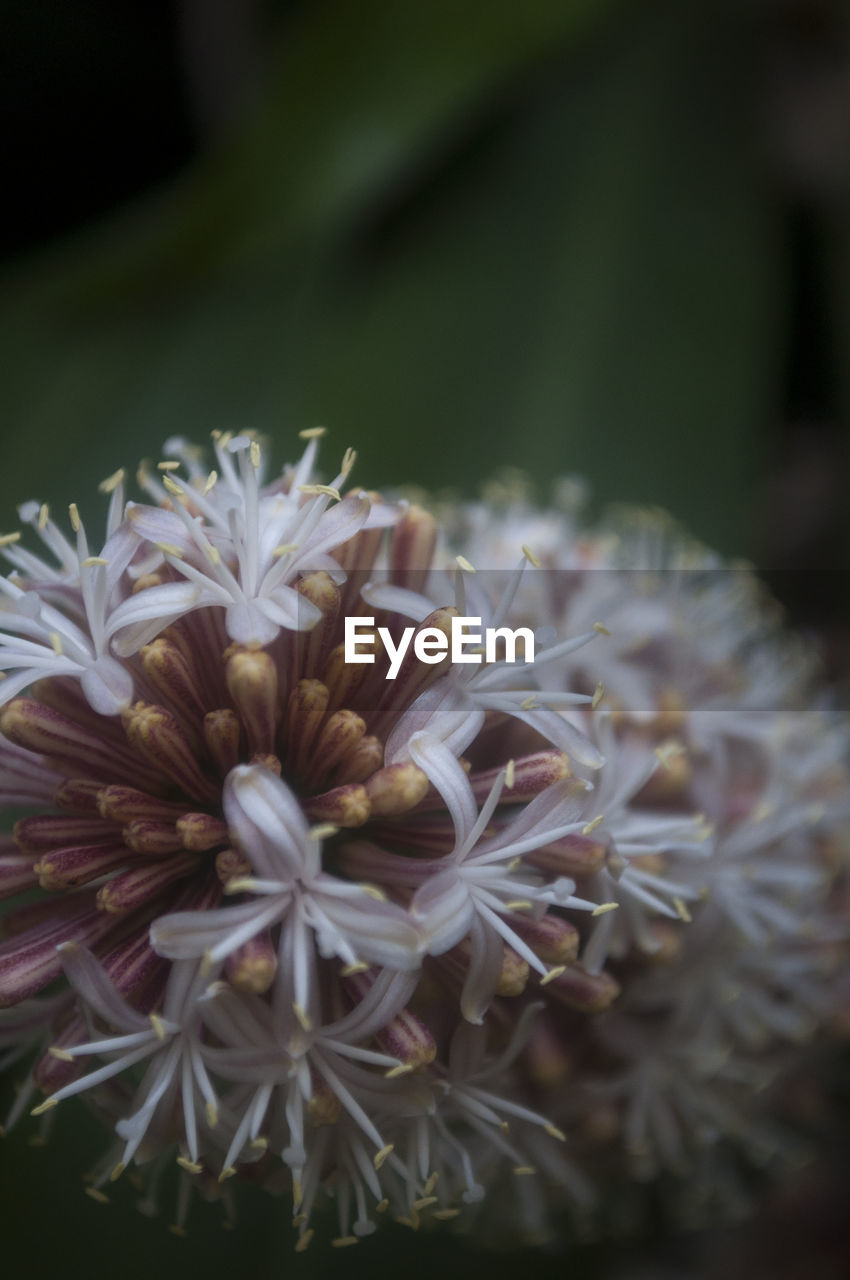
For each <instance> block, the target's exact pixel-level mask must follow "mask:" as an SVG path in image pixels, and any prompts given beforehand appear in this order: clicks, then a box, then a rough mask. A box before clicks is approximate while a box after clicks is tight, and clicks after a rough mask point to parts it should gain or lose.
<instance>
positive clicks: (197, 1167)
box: [177, 1156, 204, 1173]
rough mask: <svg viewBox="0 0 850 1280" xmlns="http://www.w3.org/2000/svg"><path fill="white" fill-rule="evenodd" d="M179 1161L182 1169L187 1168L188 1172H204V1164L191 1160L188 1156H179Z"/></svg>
mask: <svg viewBox="0 0 850 1280" xmlns="http://www.w3.org/2000/svg"><path fill="white" fill-rule="evenodd" d="M177 1163H178V1164H179V1165H180V1168H181V1169H185V1170H186V1172H187V1173H203V1169H204V1166H203V1165H202V1164H197V1163H196V1161H194V1160H189V1159H188V1158H187V1157H186V1156H178V1157H177Z"/></svg>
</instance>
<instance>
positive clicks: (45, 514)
mask: <svg viewBox="0 0 850 1280" xmlns="http://www.w3.org/2000/svg"><path fill="white" fill-rule="evenodd" d="M49 519H50V507H49V506H48V505H47V503H46V502H42V504H41V506H40V507H39V509H38V527H39V530H40V531H41V532H42V533H43V532H44V530H45V529H46V528H47V522H48V521H49Z"/></svg>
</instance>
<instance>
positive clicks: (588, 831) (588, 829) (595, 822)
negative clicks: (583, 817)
mask: <svg viewBox="0 0 850 1280" xmlns="http://www.w3.org/2000/svg"><path fill="white" fill-rule="evenodd" d="M604 821H605V815H604V813H600V814H599V816H598V817H597V818H593V819H592V820H591V821H590V822H587V823H585V825H584V826H583V827H582V829H581V834H582V835H583V836H589V835H592V834H593V832H594V831H595V830H596V828H597V827H598V826H599V824H600V822H604Z"/></svg>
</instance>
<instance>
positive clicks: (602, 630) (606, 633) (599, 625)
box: [593, 622, 611, 636]
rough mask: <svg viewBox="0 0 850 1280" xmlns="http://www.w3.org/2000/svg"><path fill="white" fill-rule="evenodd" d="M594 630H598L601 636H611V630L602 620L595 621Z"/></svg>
mask: <svg viewBox="0 0 850 1280" xmlns="http://www.w3.org/2000/svg"><path fill="white" fill-rule="evenodd" d="M593 630H594V631H598V632H599V634H600V635H601V636H610V634H611V632H610V631H609V630H608V628H607V627H606V626H604V625H603V624H602V623H601V622H594V624H593Z"/></svg>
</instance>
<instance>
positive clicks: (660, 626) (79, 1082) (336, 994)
mask: <svg viewBox="0 0 850 1280" xmlns="http://www.w3.org/2000/svg"><path fill="white" fill-rule="evenodd" d="M305 435H306V437H307V443H306V446H305V449H304V452H303V454H302V456H301V458H300V460H299V461H298V462H297V463H296V464H295V465H294V466H292V467H288V468H285V469H284V470H283V472H282V473H281V474H280V475H279V476H278V477H276V478H271V479H268V478H267V475H266V454H265V451H264V449H263V447H262V445H261V444H260V442H259V441H258V440H257V439H255V438H254V437H253V436H251V435H249V434H242V435H217V436H216V438H215V442H214V451H215V467H214V469H213V470H211V471H210V470H208V469H207V467H206V465H204V462H203V457H202V453H201V452H200V451H198V450H196V449H195V448H194V447H192V446H190V445H188V444H187V443H186V442H185V441H182V440H174V441H170V442H169V443H168V445H167V446H166V454H167V457H166V458H165V459H164V461H163V462H161V463H160V464H159V465H158V467H157V468H156V470H155V471H151V470H150V469H148V468H143V469H142V470H141V472H140V475H139V480H140V484H141V487H142V489H143V491H144V493H145V495H146V497H147V499H148V500H149V501H145V502H130V503H128V504H127V505H126V506H125V504H124V496H123V475H122V474H121V473H118V474H116V476H113V477H111V479H110V480H109V481H108V482H106V484H105V486H104V487H105V489H106V491H107V492H108V493H109V496H110V505H109V514H108V518H107V528H106V534H105V537H104V539H103V542H102V544H101V545H100V550H99V551H98V552H97V553H96V554H91V550H90V543H89V540H88V537H87V535H86V531H85V529H84V527H83V524H82V521H81V519H80V517H79V514H78V512H77V509H76V507H74V506H72V508H71V511H70V522H71V536H68V535H67V534H66V533H65V532H63V530H62V528H61V527H60V526H59V524H57V523H55V522H54V521H53V519H52V518H51V516H50V513H49V512H48V511H47V509H46V508H44V507H41V506H38V505H37V504H34V503H29V504H26V505H25V506H24V507H22V508H21V510H20V515H21V519H22V521H23V522H24V523H25V524H28V525H30V526H31V527H32V529H33V530H34V532H35V534H36V535H37V536H38V537H39V538H40V539H41V541H42V543H43V544H44V548H45V550H44V551H43V552H35V551H32V550H29V549H28V548H27V547H26V546H25V545H24V544H23V543H22V541H21V540H20V539H19V537H18V535H17V534H15V535H12V536H10V537H7V538H5V539H4V540H3V553H4V555H5V556H6V558H7V560H8V561H9V562H10V565H11V572H10V573H9V574H8V575H7V576H6V577H4V578H2V579H0V593H2V600H0V624H2V627H0V666H2V669H3V670H4V671H5V672H6V673H7V674H6V678H5V679H4V681H3V682H2V685H0V802H2V804H3V805H4V807H5V808H6V809H8V810H16V809H18V810H27V812H26V813H24V814H22V815H21V816H19V817H18V820H17V822H15V824H14V828H13V832H12V834H11V835H10V836H7V837H3V838H2V840H0V897H2V898H3V899H4V900H5V902H6V908H5V910H4V915H3V921H2V923H3V940H2V941H0V1062H2V1063H3V1064H5V1065H8V1064H11V1063H13V1062H14V1063H16V1064H20V1063H22V1062H24V1061H26V1062H28V1063H29V1064H30V1075H29V1078H28V1080H27V1082H26V1083H25V1085H24V1086H23V1088H22V1090H21V1092H20V1093H19V1095H18V1098H17V1100H16V1102H15V1103H14V1104H13V1106H12V1110H11V1113H10V1115H9V1117H8V1119H9V1122H10V1123H11V1122H16V1121H19V1120H20V1119H21V1117H22V1115H23V1113H24V1112H25V1111H26V1110H27V1109H28V1108H29V1109H31V1110H32V1112H33V1114H35V1115H38V1116H41V1117H42V1121H41V1123H43V1124H47V1123H49V1122H50V1121H51V1120H52V1119H53V1117H54V1116H55V1114H56V1113H57V1104H64V1103H65V1102H66V1100H67V1101H68V1105H69V1106H70V1105H74V1104H73V1103H72V1102H71V1101H70V1100H71V1099H74V1098H77V1097H84V1098H86V1099H87V1100H89V1102H90V1104H91V1107H92V1110H93V1112H94V1114H95V1115H96V1116H98V1117H99V1118H100V1119H101V1120H102V1121H103V1122H105V1123H106V1124H107V1126H108V1127H109V1128H110V1129H111V1130H112V1138H111V1140H110V1142H109V1145H108V1149H107V1151H106V1153H105V1156H104V1160H103V1162H102V1164H101V1165H100V1166H99V1169H98V1170H97V1172H96V1174H95V1179H94V1188H93V1189H94V1191H95V1193H96V1194H98V1195H100V1194H102V1190H101V1189H102V1187H103V1186H104V1185H106V1183H107V1182H109V1181H110V1180H113V1181H114V1180H117V1179H118V1178H119V1177H120V1176H121V1174H122V1172H123V1171H124V1169H125V1168H126V1167H128V1166H130V1165H134V1166H138V1168H139V1171H140V1172H141V1173H142V1174H144V1175H146V1176H149V1190H148V1194H147V1198H146V1201H145V1203H146V1204H152V1203H153V1201H154V1198H155V1188H156V1186H157V1184H158V1182H159V1180H160V1178H161V1177H162V1176H163V1173H164V1171H165V1169H166V1167H167V1166H168V1165H169V1164H171V1163H176V1164H177V1165H178V1166H179V1168H180V1178H181V1192H180V1205H181V1206H182V1207H181V1208H180V1209H179V1223H180V1224H182V1221H183V1216H184V1212H185V1208H186V1205H187V1203H188V1200H187V1196H188V1189H189V1187H190V1185H191V1184H193V1183H194V1184H195V1185H201V1186H205V1187H207V1188H211V1187H213V1188H216V1189H218V1188H219V1187H221V1188H222V1191H221V1194H227V1193H228V1192H227V1189H228V1188H230V1187H231V1185H233V1183H238V1182H239V1181H242V1180H248V1179H250V1180H251V1181H257V1182H261V1183H262V1184H263V1185H265V1186H267V1187H268V1188H269V1189H271V1190H278V1191H285V1192H286V1193H287V1194H288V1195H289V1196H290V1198H291V1201H292V1206H293V1212H294V1215H295V1230H296V1237H295V1240H296V1247H297V1248H299V1249H303V1248H306V1247H307V1245H308V1244H309V1241H310V1238H311V1236H312V1233H313V1231H314V1225H313V1224H314V1221H315V1215H316V1213H317V1212H318V1210H319V1208H320V1206H321V1204H322V1202H323V1201H327V1200H329V1199H332V1200H334V1201H335V1211H336V1217H337V1222H338V1235H337V1236H336V1238H335V1241H334V1242H335V1243H336V1244H350V1243H353V1242H356V1241H357V1240H358V1239H360V1238H362V1237H364V1236H368V1235H369V1234H371V1232H372V1231H374V1230H375V1227H376V1225H377V1223H378V1221H379V1220H380V1217H381V1215H382V1214H384V1213H386V1212H387V1211H388V1210H389V1211H391V1212H392V1214H393V1215H394V1216H395V1217H396V1218H397V1219H399V1220H400V1221H403V1222H405V1223H407V1224H408V1225H409V1226H413V1227H415V1226H417V1225H418V1224H419V1222H420V1220H422V1219H424V1218H425V1217H426V1216H430V1217H432V1218H434V1219H436V1220H437V1221H440V1220H443V1219H450V1218H452V1217H454V1216H456V1215H458V1214H461V1213H463V1214H467V1215H469V1214H472V1213H473V1212H477V1213H484V1214H486V1213H487V1212H488V1205H489V1204H490V1203H492V1204H495V1205H500V1204H501V1203H502V1199H501V1195H502V1193H501V1192H500V1190H499V1188H500V1186H501V1184H502V1181H503V1179H504V1177H505V1175H506V1173H507V1175H508V1176H509V1177H510V1178H512V1179H515V1180H516V1181H515V1182H514V1184H513V1186H514V1190H513V1191H512V1192H511V1195H510V1197H509V1199H510V1200H511V1202H512V1203H513V1204H514V1205H515V1207H516V1209H517V1212H518V1215H519V1219H520V1221H519V1223H518V1226H519V1228H522V1227H523V1226H524V1227H525V1229H527V1230H528V1231H530V1232H533V1233H535V1234H537V1233H539V1232H540V1231H541V1230H542V1229H543V1226H544V1225H545V1219H546V1204H547V1200H546V1196H545V1194H544V1192H543V1190H542V1189H541V1190H539V1191H537V1192H535V1191H533V1190H527V1189H525V1190H523V1189H522V1188H528V1187H531V1186H533V1185H534V1184H533V1180H534V1178H535V1176H536V1175H537V1171H540V1172H541V1173H542V1174H544V1175H545V1180H546V1183H547V1185H548V1184H552V1185H553V1186H559V1187H560V1189H561V1190H560V1196H561V1198H562V1200H566V1201H567V1202H569V1203H571V1204H572V1205H573V1206H574V1207H575V1209H576V1211H577V1212H579V1213H581V1214H583V1215H586V1214H587V1213H588V1212H590V1210H591V1207H592V1205H593V1203H594V1200H595V1197H594V1192H593V1183H594V1180H595V1179H596V1178H597V1177H600V1178H604V1177H608V1176H611V1171H612V1170H614V1171H615V1172H616V1171H617V1170H619V1171H620V1172H621V1174H622V1175H623V1176H629V1172H630V1171H633V1170H634V1168H635V1164H636V1162H637V1164H639V1166H640V1168H639V1170H638V1171H639V1172H640V1173H641V1175H654V1174H655V1172H656V1171H659V1170H661V1169H663V1168H673V1169H675V1170H680V1171H688V1170H693V1169H694V1168H696V1167H697V1166H698V1165H699V1163H700V1153H701V1152H703V1151H704V1147H705V1144H706V1143H709V1142H710V1143H712V1144H716V1145H717V1146H718V1148H721V1147H722V1145H723V1144H724V1143H727V1142H729V1143H735V1142H740V1143H742V1144H743V1146H744V1147H745V1148H751V1149H752V1148H756V1147H758V1148H759V1153H758V1154H759V1155H760V1156H761V1155H762V1154H763V1151H762V1148H763V1147H764V1145H765V1143H769V1142H772V1141H775V1140H776V1133H777V1130H776V1128H775V1127H774V1126H772V1125H771V1124H769V1123H765V1124H764V1125H762V1124H761V1123H760V1122H758V1121H756V1120H755V1119H753V1118H751V1116H750V1112H749V1108H750V1106H751V1094H752V1091H753V1090H754V1089H755V1088H757V1087H760V1086H762V1085H763V1084H764V1082H765V1080H766V1079H768V1078H770V1076H771V1075H772V1067H773V1060H772V1059H770V1054H771V1053H772V1051H773V1048H774V1046H778V1045H781V1044H783V1043H784V1044H787V1043H788V1042H789V1041H791V1042H796V1041H797V1040H799V1039H800V1038H801V1037H803V1036H804V1035H806V1034H811V1033H812V1032H813V1030H814V1029H815V1028H816V1027H817V1026H818V1025H820V1024H822V1023H824V1022H826V1021H828V1020H829V1018H830V1017H831V1016H832V1014H833V1012H834V1011H835V1010H836V1008H837V1007H838V1005H839V1003H840V1000H841V988H840V984H839V982H838V981H837V979H836V978H835V977H834V972H835V965H836V958H840V956H841V954H842V950H841V949H842V947H843V946H844V943H845V941H846V934H847V921H846V912H845V910H844V907H843V906H842V902H843V898H842V884H843V879H844V877H845V874H846V870H845V865H846V847H845V846H844V845H843V844H842V835H843V830H844V827H845V826H846V821H847V817H848V812H850V802H848V773H847V765H848V761H847V744H848V734H847V726H846V724H845V722H844V721H843V720H842V719H841V718H840V717H831V718H830V717H827V716H826V713H816V712H810V711H808V710H807V709H806V695H805V693H804V692H803V690H804V687H806V686H805V681H806V680H807V679H808V676H809V671H808V663H807V660H806V659H805V658H799V657H798V656H797V652H796V650H795V649H794V648H793V647H790V646H789V645H788V644H787V642H786V641H785V639H784V638H783V636H782V635H781V633H779V632H778V631H777V630H776V628H775V626H774V625H773V624H772V623H771V622H770V621H769V620H768V619H767V617H766V615H765V613H764V610H763V607H762V602H761V601H760V598H759V596H758V593H757V591H756V590H755V588H754V587H753V586H752V580H751V579H750V578H749V576H747V577H746V578H745V579H743V580H742V579H740V577H739V576H738V575H737V574H736V575H735V576H734V577H733V578H731V579H726V578H725V577H724V571H723V569H722V566H721V565H720V562H719V561H717V560H716V558H713V557H709V556H707V555H706V554H705V553H699V554H698V555H695V553H694V552H693V551H692V550H691V549H689V548H687V547H686V546H685V544H683V543H682V541H681V539H678V537H677V535H675V534H674V533H673V532H672V531H671V530H670V529H669V527H667V526H664V528H663V529H659V526H658V522H657V521H655V522H654V523H653V521H649V522H646V521H643V520H642V519H635V520H633V522H632V524H631V525H629V526H628V527H627V530H626V532H623V530H619V531H617V530H611V529H608V530H605V531H603V532H602V533H594V532H590V533H588V532H584V533H583V532H580V531H579V529H578V524H577V520H578V516H577V508H576V505H575V504H574V503H572V504H571V505H570V508H569V510H568V511H566V512H565V513H562V514H559V513H558V512H550V513H547V514H545V515H541V514H540V513H535V512H533V511H532V510H530V508H529V507H528V504H527V499H526V498H525V496H523V495H518V496H517V495H515V494H513V493H512V492H510V491H507V492H502V493H501V494H500V495H499V496H498V501H499V502H501V503H502V509H501V510H500V511H496V512H494V511H493V509H492V508H491V507H490V506H480V505H471V506H467V507H465V508H462V509H459V510H456V511H454V512H451V513H446V514H445V522H444V523H445V529H446V530H447V531H448V532H443V533H442V534H441V533H440V530H439V528H438V522H437V521H436V520H435V518H434V517H433V516H432V515H430V514H429V513H427V512H425V511H423V510H422V509H421V508H418V507H415V506H410V505H408V504H406V503H403V502H387V501H384V500H383V499H381V498H379V497H377V496H376V495H373V494H370V493H367V492H366V491H364V490H360V489H354V490H351V491H349V492H347V493H344V492H343V488H344V486H345V485H346V484H347V482H348V477H349V473H350V472H351V469H352V467H353V464H354V455H353V453H352V452H351V451H348V452H347V453H346V455H345V457H344V459H343V461H342V464H341V466H340V468H339V472H338V474H337V475H336V476H335V478H334V479H333V480H332V482H331V483H330V484H325V483H322V482H321V481H319V480H317V479H316V477H315V475H314V467H315V460H316V451H317V443H318V433H316V432H307V433H305ZM452 539H454V541H452ZM514 542H515V543H516V545H514ZM533 542H536V543H537V545H536V547H533V546H532V545H531V544H532V543H533ZM508 544H509V545H508ZM683 548H684V549H683ZM476 562H477V563H479V564H481V565H488V566H495V567H487V568H486V569H480V570H479V571H478V572H476V571H475V569H474V567H473V565H474V564H475V563H476ZM503 566H504V567H503ZM644 571H646V576H641V574H642V573H643V572H644ZM469 613H472V614H474V615H475V616H477V617H478V618H479V619H480V620H481V621H482V623H483V625H484V626H485V627H487V628H489V629H490V630H492V631H493V632H495V633H496V637H497V639H496V642H495V647H491V648H490V649H487V648H486V647H485V653H484V658H483V660H481V661H478V662H477V663H475V662H473V663H471V664H468V665H458V664H454V663H453V662H452V661H451V660H450V658H449V657H448V654H446V656H445V657H444V658H438V660H437V661H433V662H427V663H426V662H423V661H421V660H420V659H418V658H417V657H415V656H414V654H415V646H414V650H413V651H412V652H411V653H410V654H408V655H407V656H405V657H403V658H398V661H397V663H396V665H393V664H392V663H391V661H390V656H391V653H392V652H393V651H395V652H396V654H398V653H399V652H400V648H399V645H400V637H401V636H402V634H403V633H404V632H405V629H406V628H407V627H408V624H409V623H410V622H411V620H412V622H413V627H412V628H411V630H412V631H415V632H416V633H417V635H418V634H419V632H422V631H425V630H427V631H428V632H429V635H430V636H431V638H432V639H433V638H434V637H436V639H437V641H440V639H441V637H442V638H443V639H445V636H446V635H447V634H448V632H449V630H450V629H451V626H452V620H453V619H454V618H457V617H459V616H463V615H466V614H469ZM364 614H368V615H370V616H372V617H373V618H374V621H375V635H374V637H373V638H374V639H375V640H376V647H377V654H376V656H375V661H374V662H373V663H371V664H365V663H361V662H358V661H352V660H351V655H350V654H349V653H348V651H347V649H346V644H345V642H344V637H345V634H346V629H345V620H346V618H347V617H349V616H357V615H364ZM506 626H511V627H520V628H523V629H524V634H525V635H526V636H527V637H531V638H533V640H534V649H535V653H534V657H533V659H532V657H531V656H530V654H529V652H528V651H526V654H525V657H524V659H523V658H522V657H519V656H518V655H517V654H516V653H515V652H513V651H512V650H511V648H510V646H509V645H508V643H507V642H506V641H505V638H504V631H503V629H504V628H505V627H506ZM754 635H755V636H756V637H757V643H756V642H754V640H753V636H754ZM381 637H383V639H381V642H380V643H378V640H379V639H380V638H381ZM500 637H501V638H500ZM408 639H409V636H408ZM382 646H383V647H382ZM444 647H445V646H444ZM478 657H479V658H481V657H482V655H480V654H479V655H478ZM765 661H766V662H767V666H766V667H765V666H764V663H765ZM776 1062H777V1063H778V1062H779V1059H778V1058H777V1059H776ZM39 1093H40V1094H41V1095H43V1100H42V1101H40V1102H38V1103H37V1104H36V1098H37V1096H38V1094H39ZM63 1109H64V1108H63V1107H61V1106H60V1107H59V1108H58V1111H59V1115H60V1117H61V1112H62V1110H63ZM606 1126H607V1128H606ZM594 1128H595V1129H596V1130H601V1129H603V1128H604V1129H606V1132H607V1133H608V1136H609V1138H610V1140H611V1142H612V1144H613V1148H612V1150H614V1149H615V1154H613V1155H612V1154H611V1151H610V1150H609V1154H608V1155H607V1156H606V1159H605V1160H604V1161H600V1160H597V1159H596V1158H595V1156H594V1152H593V1149H592V1144H591V1143H589V1142H588V1140H587V1134H588V1132H590V1131H592V1130H593V1129H594ZM231 1180H233V1183H232V1182H231ZM553 1203H554V1204H555V1205H556V1206H557V1204H558V1203H559V1201H558V1198H557V1196H556V1198H555V1200H554V1201H553Z"/></svg>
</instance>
